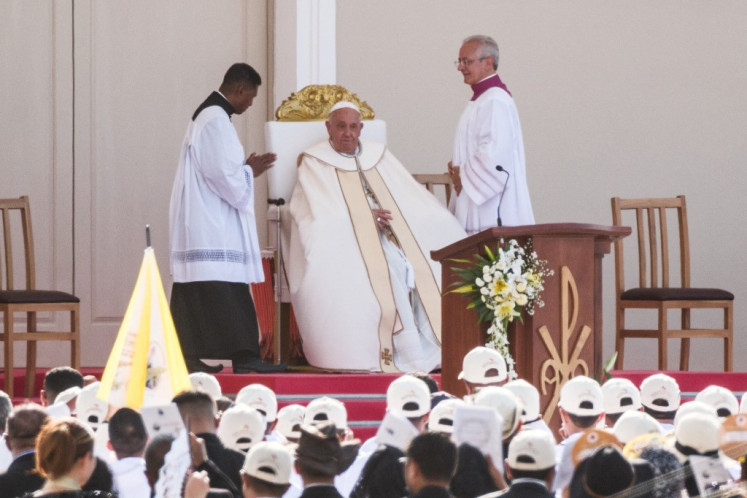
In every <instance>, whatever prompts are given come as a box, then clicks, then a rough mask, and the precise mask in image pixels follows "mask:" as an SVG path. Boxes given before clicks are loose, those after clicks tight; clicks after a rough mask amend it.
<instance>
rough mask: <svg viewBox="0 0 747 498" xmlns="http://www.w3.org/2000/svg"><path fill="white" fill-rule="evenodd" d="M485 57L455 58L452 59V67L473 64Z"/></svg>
mask: <svg viewBox="0 0 747 498" xmlns="http://www.w3.org/2000/svg"><path fill="white" fill-rule="evenodd" d="M487 58H488V57H480V58H478V59H457V60H455V61H454V67H459V66H465V67H467V66H470V65H471V64H474V63H475V62H477V61H482V60H485V59H487Z"/></svg>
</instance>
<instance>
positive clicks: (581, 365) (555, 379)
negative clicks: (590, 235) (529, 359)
mask: <svg viewBox="0 0 747 498" xmlns="http://www.w3.org/2000/svg"><path fill="white" fill-rule="evenodd" d="M560 286H561V287H560V314H561V318H560V323H561V326H562V329H563V330H562V332H561V336H560V354H559V353H558V349H557V347H556V346H555V344H554V343H553V340H552V337H551V336H550V331H549V330H548V329H547V326H545V325H543V326H542V327H540V329H539V334H540V337H542V342H543V343H544V344H545V347H546V348H547V352H548V353H550V358H548V359H546V360H545V361H543V362H542V369H541V380H540V382H541V385H542V394H543V395H546V394H547V393H548V390H549V389H550V388H552V389H553V395H552V398H551V399H550V402H549V403H548V404H547V408H546V409H545V415H544V417H543V419H544V420H545V422H549V420H550V419H551V418H552V415H553V413H554V412H555V407H556V406H557V404H558V399H559V398H560V389H561V387H563V384H565V383H566V381H568V379H570V378H571V377H572V376H573V374H574V373H575V372H576V370H578V369H580V370H581V373H582V374H583V375H589V366H588V365H587V364H586V362H585V361H584V360H582V359H580V358H579V357H580V356H581V351H582V350H583V348H584V345H585V344H586V341H587V340H588V338H589V334H591V328H590V327H589V326H588V325H584V326H583V328H582V329H581V333H580V334H579V336H578V339H577V340H576V344H575V345H574V347H573V353H572V354H571V355H570V356H569V355H568V350H569V349H570V346H571V345H570V342H571V336H572V335H573V332H574V330H575V329H576V320H577V318H578V308H579V306H578V288H577V287H576V280H575V279H574V278H573V273H571V270H570V269H569V268H568V267H567V266H563V267H562V268H561V269H560Z"/></svg>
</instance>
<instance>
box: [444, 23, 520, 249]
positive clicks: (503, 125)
mask: <svg viewBox="0 0 747 498" xmlns="http://www.w3.org/2000/svg"><path fill="white" fill-rule="evenodd" d="M456 65H457V70H459V72H461V73H462V75H463V76H464V82H465V83H466V84H468V85H470V86H471V88H472V91H473V95H472V99H471V100H470V101H469V102H467V107H466V108H465V109H464V111H463V112H462V116H461V117H460V118H459V124H458V126H457V130H456V135H455V137H454V152H453V155H452V159H451V161H450V162H449V165H448V169H449V174H450V175H451V179H452V182H453V183H454V189H455V190H456V193H457V195H455V196H452V197H451V202H450V205H449V209H450V210H451V212H452V213H454V215H455V216H456V217H457V219H458V220H459V222H460V223H461V224H462V226H463V227H464V228H465V230H467V233H469V234H473V233H477V232H480V231H482V230H485V229H486V228H491V227H494V226H497V225H498V217H499V216H500V219H501V222H502V224H503V225H505V226H516V225H532V224H534V214H533V213H532V204H531V202H530V200H529V188H528V187H527V179H526V164H525V160H524V140H523V138H522V136H521V124H520V123H519V113H518V111H517V110H516V105H515V104H514V99H513V98H512V97H511V93H510V92H509V91H508V88H506V85H504V84H503V82H502V81H501V79H500V78H499V77H498V74H497V73H496V70H497V69H498V45H497V44H496V43H495V40H493V39H492V38H490V37H488V36H481V35H477V36H471V37H469V38H467V39H466V40H464V42H463V44H462V47H461V49H460V50H459V59H458V60H457V61H456ZM496 166H500V168H499V169H502V170H501V171H499V170H498V169H496ZM501 199H503V201H502V202H501ZM499 203H500V204H499ZM499 206H500V214H499V212H498V209H499Z"/></svg>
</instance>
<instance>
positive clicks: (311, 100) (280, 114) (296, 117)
mask: <svg viewBox="0 0 747 498" xmlns="http://www.w3.org/2000/svg"><path fill="white" fill-rule="evenodd" d="M343 100H344V101H348V102H352V103H354V104H355V105H357V106H358V108H359V109H360V111H361V119H364V120H365V119H373V118H374V117H375V114H374V111H373V109H371V106H369V105H368V103H366V102H365V101H362V100H361V99H360V98H359V97H358V96H357V95H356V94H354V93H352V92H350V91H348V90H347V89H346V88H345V87H343V86H340V85H308V86H306V87H304V88H302V89H301V90H299V91H297V92H294V93H292V94H291V96H290V97H288V98H287V99H285V100H284V101H283V103H282V104H280V107H278V109H277V111H275V118H276V119H277V120H278V121H323V120H326V119H327V116H328V115H329V110H330V109H331V108H332V106H333V105H335V104H336V103H338V102H340V101H343Z"/></svg>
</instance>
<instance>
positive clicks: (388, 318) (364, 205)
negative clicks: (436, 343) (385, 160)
mask: <svg viewBox="0 0 747 498" xmlns="http://www.w3.org/2000/svg"><path fill="white" fill-rule="evenodd" d="M337 178H338V181H339V182H340V187H341V189H342V194H343V197H344V198H345V203H346V204H347V206H348V211H349V212H350V219H351V220H352V222H353V231H354V232H355V237H356V239H357V240H358V246H359V247H365V248H366V250H365V251H361V258H362V259H363V263H364V264H365V266H366V271H367V272H368V278H369V280H370V282H371V288H372V290H373V293H374V295H375V296H376V300H377V301H378V303H379V307H380V308H381V315H380V318H379V344H380V346H379V364H380V365H381V370H382V372H387V373H394V372H399V369H398V368H397V366H396V365H395V364H394V344H393V336H394V334H395V333H397V332H399V331H400V330H402V323H401V321H400V318H399V314H398V313H397V307H396V305H395V303H394V294H393V293H392V283H391V281H390V277H389V270H388V268H389V265H388V264H387V261H386V257H385V256H384V249H383V248H382V247H381V240H380V239H379V231H378V230H377V228H376V222H375V221H374V218H373V215H372V213H371V207H370V206H369V205H368V199H367V198H366V194H365V193H364V192H363V189H362V188H361V180H360V176H359V175H358V172H357V171H343V170H340V169H338V170H337ZM375 268H376V269H379V271H373V270H372V269H375ZM382 269H383V271H382Z"/></svg>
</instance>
